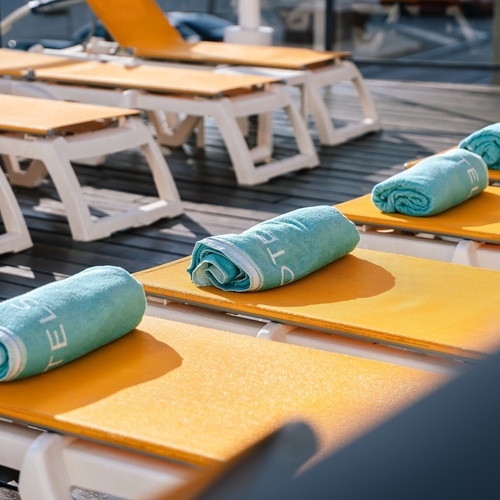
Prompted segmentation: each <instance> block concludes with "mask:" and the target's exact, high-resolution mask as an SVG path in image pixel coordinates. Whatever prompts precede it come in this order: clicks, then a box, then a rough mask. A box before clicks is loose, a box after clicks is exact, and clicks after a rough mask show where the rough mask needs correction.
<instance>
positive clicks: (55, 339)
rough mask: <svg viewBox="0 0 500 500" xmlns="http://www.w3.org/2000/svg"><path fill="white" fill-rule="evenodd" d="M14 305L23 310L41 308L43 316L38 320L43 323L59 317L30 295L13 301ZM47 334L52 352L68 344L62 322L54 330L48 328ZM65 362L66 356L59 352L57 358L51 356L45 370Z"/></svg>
mask: <svg viewBox="0 0 500 500" xmlns="http://www.w3.org/2000/svg"><path fill="white" fill-rule="evenodd" d="M12 305H13V307H16V308H17V309H21V310H27V309H34V308H39V309H40V310H41V311H42V313H41V317H40V319H39V320H38V322H39V323H40V324H41V325H43V324H45V323H48V322H50V321H54V320H55V319H57V315H56V313H54V311H52V310H51V309H50V308H48V307H47V306H46V305H44V304H41V303H40V302H38V301H37V300H35V299H31V298H29V297H28V298H23V299H19V300H18V301H17V304H16V303H13V304H12ZM45 335H46V336H47V338H48V339H49V344H50V350H51V352H54V351H58V350H59V349H63V348H64V347H67V346H68V338H67V336H66V332H65V330H64V326H63V325H62V324H61V323H60V324H59V326H58V327H56V329H54V330H53V329H49V328H46V329H45ZM63 362H64V357H63V356H60V353H59V358H58V359H56V360H54V356H50V360H49V363H48V364H47V366H46V368H45V370H44V371H47V370H48V369H50V368H52V367H54V366H57V365H60V364H61V363H63Z"/></svg>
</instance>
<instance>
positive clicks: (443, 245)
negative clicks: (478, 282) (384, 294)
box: [358, 225, 500, 271]
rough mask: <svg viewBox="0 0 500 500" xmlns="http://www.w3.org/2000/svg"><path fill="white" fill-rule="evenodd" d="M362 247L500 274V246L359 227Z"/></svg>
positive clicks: (445, 237) (463, 239)
mask: <svg viewBox="0 0 500 500" xmlns="http://www.w3.org/2000/svg"><path fill="white" fill-rule="evenodd" d="M358 229H359V231H360V241H359V244H358V247H359V248H366V249H369V250H379V251H381V252H392V253H397V254H401V255H409V256H412V257H420V258H423V259H432V260H439V261H441V262H451V263H453V264H461V265H465V266H473V267H483V268H486V269H493V270H496V271H500V245H495V244H493V243H484V242H480V241H474V240H468V239H465V238H452V237H447V236H433V235H429V234H414V235H409V234H408V233H407V232H406V234H405V232H403V231H399V230H389V229H384V230H380V229H379V228H376V227H374V226H369V225H363V226H358Z"/></svg>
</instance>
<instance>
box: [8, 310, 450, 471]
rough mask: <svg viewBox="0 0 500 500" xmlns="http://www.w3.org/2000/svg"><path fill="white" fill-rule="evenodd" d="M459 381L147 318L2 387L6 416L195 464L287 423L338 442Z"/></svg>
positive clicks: (215, 459) (329, 445)
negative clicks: (309, 428) (304, 425)
mask: <svg viewBox="0 0 500 500" xmlns="http://www.w3.org/2000/svg"><path fill="white" fill-rule="evenodd" d="M447 380H448V379H447V378H446V377H444V376H442V375H437V374H432V373H427V372H423V371H419V370H415V369H411V368H406V367H401V366H395V365H391V364H387V363H381V362H377V361H371V360H366V359H360V358H355V357H351V356H345V355H340V354H333V353H327V352H324V351H319V350H313V349H308V348H304V347H298V346H292V345H287V344H281V343H277V342H271V341H265V340H260V339H255V338H251V337H246V336H242V335H237V334H233V333H228V332H223V331H219V330H213V329H210V328H203V327H197V326H190V325H186V324H183V323H178V322H173V321H166V320H160V319H155V318H149V317H145V318H144V319H143V321H142V323H141V324H140V325H139V326H138V327H137V329H136V330H134V331H133V332H132V333H130V334H129V335H126V336H125V337H123V338H121V339H119V340H117V341H115V342H113V343H111V344H109V345H107V346H105V347H102V348H100V349H98V350H96V351H94V352H92V353H90V354H88V355H86V356H84V357H82V358H80V359H79V360H76V361H74V362H72V363H69V364H67V365H65V366H63V367H60V368H57V369H55V370H53V371H51V372H47V373H44V374H42V375H38V376H35V377H31V378H28V379H24V380H20V381H16V382H9V383H3V384H0V416H3V417H6V418H10V419H13V420H15V421H18V422H27V423H30V424H32V425H34V426H37V427H41V428H44V429H49V430H55V431H57V432H60V433H63V434H69V435H74V436H78V437H83V438H85V439H90V440H93V441H97V442H100V443H106V444H110V445H113V446H117V447H121V448H124V449H132V450H136V451H139V452H144V453H146V454H152V455H154V456H159V457H163V458H167V459H173V460H181V461H184V462H187V463H189V464H194V465H212V464H215V463H221V462H225V461H227V460H229V459H230V458H232V457H234V456H236V455H238V454H239V453H240V452H242V451H243V450H245V449H246V448H247V447H248V446H250V445H252V444H253V443H255V442H256V441H258V440H260V439H261V438H263V437H265V436H266V435H268V434H269V433H270V432H271V431H273V430H275V429H276V428H277V427H279V426H280V425H281V424H283V423H284V422H287V421H291V420H296V419H301V420H305V421H306V422H308V423H309V424H310V425H311V426H312V427H313V428H314V430H315V432H316V433H317V435H318V440H319V444H320V452H327V451H330V450H333V449H335V448H338V447H340V446H342V445H343V444H345V443H346V442H348V441H349V440H351V439H353V438H354V437H356V436H358V435H359V434H360V433H362V432H365V431H367V430H368V429H369V428H370V427H372V426H374V425H376V424H377V423H378V422H380V421H382V420H383V419H386V418H388V417H389V416H390V415H391V414H393V413H394V412H396V411H398V410H400V409H402V408H404V407H405V406H407V405H409V404H411V403H412V402H414V401H415V400H417V399H419V398H421V397H423V396H424V395H425V394H427V393H428V392H429V391H432V390H434V389H435V388H437V387H439V386H440V385H442V384H443V383H445V382H446V381H447Z"/></svg>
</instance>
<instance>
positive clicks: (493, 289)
mask: <svg viewBox="0 0 500 500" xmlns="http://www.w3.org/2000/svg"><path fill="white" fill-rule="evenodd" d="M188 264H189V257H187V258H184V259H181V260H178V261H175V262H171V263H169V264H165V265H162V266H158V267H155V268H153V269H149V270H145V271H142V272H139V273H136V274H135V276H136V278H137V279H138V280H139V281H140V282H141V283H142V284H143V285H144V288H145V290H146V292H147V293H149V294H153V295H158V296H161V297H165V298H172V299H175V300H178V301H183V302H187V303H193V304H198V305H201V306H205V307H212V308H216V309H221V310H226V311H233V312H241V313H245V314H249V315H253V316H258V317H262V318H267V319H271V320H275V321H278V322H283V323H289V324H295V325H300V326H305V327H309V328H313V329H320V330H325V331H329V332H340V333H343V334H349V335H354V336H356V337H362V338H366V339H369V340H370V341H381V342H388V343H392V344H396V345H399V346H402V347H405V348H406V347H409V348H416V349H423V350H430V351H433V352H435V353H440V354H447V355H451V356H456V357H464V358H475V357H481V356H483V355H484V354H486V353H490V352H492V351H493V350H495V349H497V348H499V347H500V308H499V307H498V297H499V296H500V272H498V271H491V270H487V269H479V268H473V267H467V266H459V265H456V264H449V263H444V262H437V261H430V260H425V259H418V258H415V257H407V256H403V255H395V254H390V253H384V252H377V251H373V250H363V249H360V248H357V249H355V250H354V251H353V252H352V253H351V254H349V255H347V256H345V257H343V258H341V259H339V260H337V261H336V262H333V263H332V264H329V265H328V266H326V267H324V268H322V269H320V270H318V271H316V272H314V273H312V274H310V275H309V276H306V277H305V278H302V279H300V280H298V281H297V282H295V283H291V284H289V285H286V286H284V287H281V288H275V289H272V290H265V291H260V292H247V293H235V292H233V293H231V292H223V291H221V290H218V289H216V288H214V287H204V288H198V287H196V286H195V285H194V284H193V283H192V282H191V280H190V278H189V275H188V273H187V272H186V268H187V267H188Z"/></svg>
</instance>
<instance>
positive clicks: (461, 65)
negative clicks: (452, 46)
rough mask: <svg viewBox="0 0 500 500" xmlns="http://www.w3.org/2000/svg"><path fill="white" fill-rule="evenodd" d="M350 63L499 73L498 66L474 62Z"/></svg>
mask: <svg viewBox="0 0 500 500" xmlns="http://www.w3.org/2000/svg"><path fill="white" fill-rule="evenodd" d="M352 61H353V62H354V63H355V64H357V65H361V64H363V65H376V66H409V67H419V68H442V69H447V70H448V69H466V70H486V71H500V64H493V63H474V62H451V61H424V60H415V59H382V58H377V57H353V58H352Z"/></svg>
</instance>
